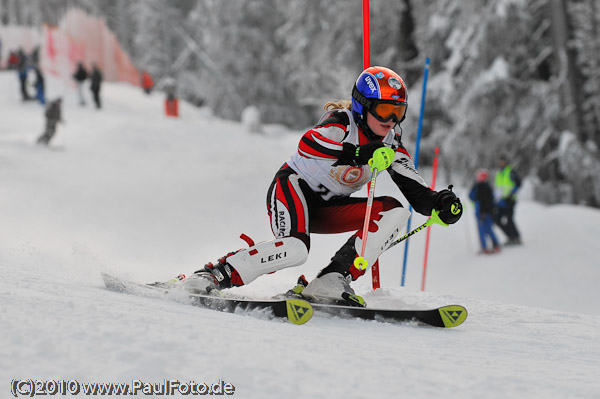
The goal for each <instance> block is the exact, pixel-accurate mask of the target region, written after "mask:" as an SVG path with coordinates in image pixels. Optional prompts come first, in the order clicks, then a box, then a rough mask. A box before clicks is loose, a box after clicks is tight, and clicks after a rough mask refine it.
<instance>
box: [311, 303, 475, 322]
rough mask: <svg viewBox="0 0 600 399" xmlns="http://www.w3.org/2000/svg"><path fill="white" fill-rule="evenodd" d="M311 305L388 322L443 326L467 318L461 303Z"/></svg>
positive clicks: (346, 315)
mask: <svg viewBox="0 0 600 399" xmlns="http://www.w3.org/2000/svg"><path fill="white" fill-rule="evenodd" d="M311 305H312V307H313V309H314V312H315V314H319V313H321V314H329V315H333V316H338V317H340V318H347V319H362V320H375V321H381V322H387V323H399V322H410V321H414V322H417V323H420V324H425V325H428V326H433V327H442V328H450V327H456V326H459V325H461V324H462V323H463V322H464V321H465V320H466V319H467V309H465V308H464V307H463V306H460V305H448V306H442V307H439V308H435V309H425V310H410V309H376V308H362V307H356V306H344V305H332V304H326V303H316V302H311Z"/></svg>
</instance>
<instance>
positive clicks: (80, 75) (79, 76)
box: [73, 62, 88, 105]
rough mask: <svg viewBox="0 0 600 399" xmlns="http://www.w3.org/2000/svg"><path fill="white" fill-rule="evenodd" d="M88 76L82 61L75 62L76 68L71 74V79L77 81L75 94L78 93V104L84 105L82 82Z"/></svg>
mask: <svg viewBox="0 0 600 399" xmlns="http://www.w3.org/2000/svg"><path fill="white" fill-rule="evenodd" d="M87 78H88V73H87V71H86V70H85V68H84V66H83V63H81V62H78V63H77V69H76V70H75V73H74V74H73V79H75V83H77V94H78V95H79V105H85V97H84V96H83V82H85V80H86V79H87Z"/></svg>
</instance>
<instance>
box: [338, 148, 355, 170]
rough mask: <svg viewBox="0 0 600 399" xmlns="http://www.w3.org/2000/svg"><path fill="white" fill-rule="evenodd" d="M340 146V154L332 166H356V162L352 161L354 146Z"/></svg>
mask: <svg viewBox="0 0 600 399" xmlns="http://www.w3.org/2000/svg"><path fill="white" fill-rule="evenodd" d="M342 146H343V149H342V154H341V155H340V157H339V158H338V160H337V161H336V162H335V163H334V164H333V166H341V165H356V162H355V160H354V156H355V154H356V146H355V145H354V144H351V143H342Z"/></svg>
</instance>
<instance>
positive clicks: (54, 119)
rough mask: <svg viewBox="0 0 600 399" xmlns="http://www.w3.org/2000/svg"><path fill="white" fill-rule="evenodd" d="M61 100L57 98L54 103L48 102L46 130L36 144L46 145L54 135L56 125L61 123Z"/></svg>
mask: <svg viewBox="0 0 600 399" xmlns="http://www.w3.org/2000/svg"><path fill="white" fill-rule="evenodd" d="M61 106H62V99H61V98H60V97H59V98H57V99H56V100H54V101H50V102H49V103H48V105H47V106H46V112H45V116H46V129H45V131H44V133H43V134H42V135H41V136H40V137H39V138H38V139H37V142H38V144H44V145H48V144H50V140H52V138H53V137H54V135H55V133H56V125H57V123H58V122H62V121H63V120H62V111H61Z"/></svg>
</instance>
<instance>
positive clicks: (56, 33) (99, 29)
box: [41, 9, 140, 85]
mask: <svg viewBox="0 0 600 399" xmlns="http://www.w3.org/2000/svg"><path fill="white" fill-rule="evenodd" d="M42 32H43V33H42V40H43V43H42V51H41V64H42V65H41V66H42V69H44V70H45V71H46V72H47V73H52V74H54V75H57V76H61V77H64V78H69V77H70V76H71V74H72V73H73V71H75V66H76V65H77V62H79V61H81V62H83V64H84V66H85V67H86V68H88V69H89V68H90V67H91V65H92V63H96V64H97V65H98V67H99V68H100V69H101V70H102V75H103V77H104V79H105V80H107V81H121V82H129V83H131V84H134V85H139V84H140V77H139V73H138V71H137V69H136V68H135V66H134V65H133V63H132V62H131V60H130V59H129V56H128V55H127V54H126V53H125V52H124V51H123V49H121V46H120V45H119V42H118V41H117V38H116V36H115V34H114V33H113V32H112V31H111V30H110V29H109V28H108V26H107V25H106V22H105V21H104V20H103V19H100V18H96V17H91V16H89V15H87V14H86V13H85V12H83V11H81V10H76V9H75V10H71V11H69V12H68V13H67V14H66V15H65V16H64V18H63V19H62V21H61V22H60V24H59V26H58V27H50V26H47V25H46V26H44V28H43V30H42Z"/></svg>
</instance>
